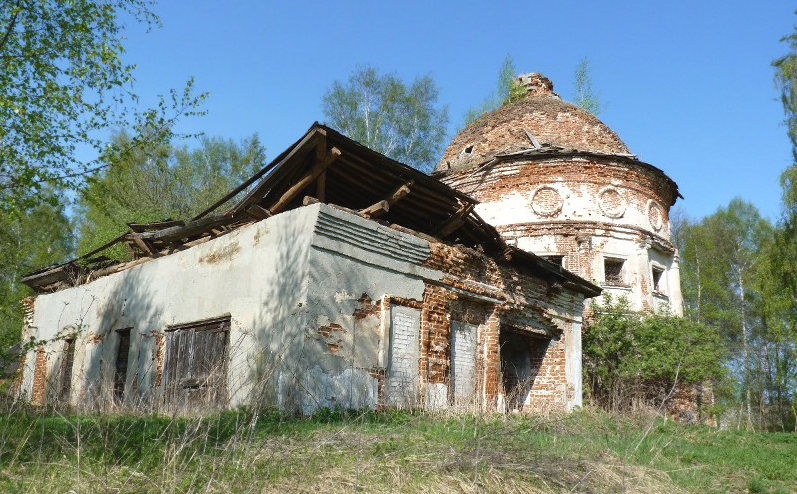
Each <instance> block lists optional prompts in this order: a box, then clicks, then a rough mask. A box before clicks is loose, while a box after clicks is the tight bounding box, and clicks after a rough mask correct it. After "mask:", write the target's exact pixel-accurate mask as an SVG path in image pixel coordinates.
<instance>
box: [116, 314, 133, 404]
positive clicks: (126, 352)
mask: <svg viewBox="0 0 797 494" xmlns="http://www.w3.org/2000/svg"><path fill="white" fill-rule="evenodd" d="M116 334H117V335H118V337H119V346H118V347H117V349H116V369H115V371H114V376H113V395H114V398H115V399H116V401H122V398H124V393H125V382H126V381H127V360H128V358H129V356H130V328H125V329H120V330H118V331H117V332H116Z"/></svg>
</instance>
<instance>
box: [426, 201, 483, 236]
mask: <svg viewBox="0 0 797 494" xmlns="http://www.w3.org/2000/svg"><path fill="white" fill-rule="evenodd" d="M474 207H476V205H475V204H472V203H468V204H463V205H462V207H460V208H459V210H457V212H456V213H454V214H452V215H451V217H449V218H448V219H447V220H446V221H444V222H443V223H442V224H441V225H440V226H438V227H437V229H436V230H435V232H434V233H433V234H432V235H433V236H435V237H440V238H443V237H447V236H449V235H451V234H452V233H454V232H455V231H457V230H458V229H459V228H460V227H462V225H464V224H465V219H464V218H465V217H466V216H467V215H469V214H470V213H471V211H473V208H474Z"/></svg>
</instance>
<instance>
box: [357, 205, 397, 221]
mask: <svg viewBox="0 0 797 494" xmlns="http://www.w3.org/2000/svg"><path fill="white" fill-rule="evenodd" d="M388 211H390V203H389V202H387V201H379V202H377V203H376V204H373V205H371V206H368V207H367V208H365V209H363V210H361V211H360V214H362V215H363V216H365V217H367V218H376V217H377V216H382V215H383V214H385V213H387V212H388Z"/></svg>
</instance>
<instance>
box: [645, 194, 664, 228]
mask: <svg viewBox="0 0 797 494" xmlns="http://www.w3.org/2000/svg"><path fill="white" fill-rule="evenodd" d="M648 221H650V226H652V227H653V229H654V230H656V231H659V230H661V227H662V225H663V224H664V211H662V209H661V206H659V205H658V204H657V203H655V202H653V201H652V200H651V201H650V202H648Z"/></svg>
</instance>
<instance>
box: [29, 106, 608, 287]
mask: <svg viewBox="0 0 797 494" xmlns="http://www.w3.org/2000/svg"><path fill="white" fill-rule="evenodd" d="M241 194H244V196H243V197H242V198H241V199H240V200H238V201H237V202H234V203H232V204H230V203H231V202H232V201H233V200H234V198H236V197H239V196H240V195H241ZM315 202H324V203H327V204H330V205H333V206H336V207H339V208H341V209H344V210H347V211H349V212H351V213H353V214H357V215H360V216H363V217H365V218H369V219H372V220H375V221H379V222H380V223H384V224H386V225H389V226H391V227H393V228H398V229H409V230H412V232H413V233H417V234H420V235H422V236H423V235H426V236H430V237H433V238H434V239H437V240H440V241H444V242H449V243H457V244H463V245H465V246H468V247H470V248H474V249H477V250H480V251H483V252H484V253H485V254H488V255H490V256H492V257H496V258H503V259H505V260H507V261H510V260H511V261H513V262H519V263H522V264H524V265H527V266H528V267H530V268H531V269H532V270H533V271H534V272H535V274H538V275H540V276H542V277H545V278H549V279H552V280H554V281H557V282H560V283H564V284H567V285H569V286H572V287H573V288H575V289H576V290H578V291H580V292H582V293H585V294H586V295H587V296H596V295H598V294H599V293H600V289H599V288H598V287H596V286H595V285H593V284H591V283H589V282H587V281H586V280H584V279H582V278H580V277H578V276H576V275H575V274H572V273H570V272H568V271H566V270H564V269H562V268H561V267H560V266H557V265H555V264H553V263H550V262H548V261H546V260H544V259H542V258H540V257H538V256H535V255H534V254H530V253H527V252H525V251H522V250H519V249H517V248H515V247H512V246H508V245H507V244H506V243H505V242H504V241H503V240H502V238H501V236H500V235H499V233H498V232H497V231H496V230H495V229H494V228H493V227H492V226H490V225H489V224H487V223H486V222H485V221H484V220H482V218H481V217H479V216H478V215H477V214H476V213H475V212H474V207H475V206H476V204H477V201H476V200H475V199H473V198H471V197H469V196H467V195H465V194H463V193H461V192H459V191H456V190H454V189H452V188H450V187H448V186H447V185H445V184H443V183H442V182H440V181H438V180H436V179H434V178H432V177H430V176H428V175H426V174H424V173H422V172H419V171H417V170H415V169H413V168H411V167H409V166H407V165H404V164H402V163H399V162H397V161H395V160H393V159H390V158H388V157H386V156H384V155H381V154H379V153H377V152H376V151H373V150H371V149H369V148H367V147H365V146H363V145H362V144H360V143H358V142H356V141H354V140H352V139H349V138H348V137H346V136H344V135H343V134H341V133H339V132H337V131H335V130H334V129H331V128H329V127H326V126H324V125H321V124H319V123H317V122H316V123H314V124H313V125H312V126H311V127H310V129H309V130H308V131H307V132H306V133H305V135H304V136H303V137H302V138H301V139H299V140H298V141H297V142H296V143H294V144H293V145H292V146H290V147H289V148H288V149H286V150H285V151H284V152H283V153H282V154H280V155H279V156H278V157H277V158H276V159H274V160H273V161H272V162H271V163H269V164H268V165H267V166H266V167H264V168H263V169H262V170H260V171H259V172H257V173H256V174H255V175H253V176H252V177H251V178H250V179H248V180H247V181H245V182H244V183H242V184H241V185H240V186H238V187H236V188H235V189H234V190H232V191H230V193H229V194H227V195H226V196H224V197H222V198H221V199H220V200H219V201H218V202H216V203H215V204H213V205H212V206H211V207H209V208H208V209H206V210H205V211H203V212H202V213H200V214H199V215H197V216H196V217H194V218H193V219H191V220H190V221H179V220H166V221H161V222H157V223H148V224H139V223H128V226H129V227H130V231H129V232H126V233H124V234H122V235H120V236H118V237H116V238H115V239H113V240H111V241H110V242H108V243H107V244H105V245H102V246H101V247H99V248H97V249H95V250H94V251H92V252H89V253H87V254H84V255H82V256H80V257H79V258H77V259H73V260H71V261H68V262H65V263H62V264H58V265H55V266H49V267H46V268H43V269H40V270H37V271H35V272H33V273H30V274H28V275H27V276H25V277H24V278H23V279H22V281H23V283H25V284H27V285H28V286H30V287H31V288H33V289H35V290H36V291H39V292H47V291H54V290H58V289H59V288H62V287H65V286H74V285H78V284H81V283H86V282H88V281H90V280H92V279H95V278H97V277H99V276H103V275H107V274H111V273H114V272H118V271H122V270H124V269H127V268H129V267H132V266H133V265H135V264H138V263H141V262H146V261H148V260H150V259H153V258H156V257H160V256H164V255H168V254H170V253H172V252H175V251H178V250H182V249H186V248H189V247H191V246H193V245H196V244H198V243H202V242H204V241H207V240H209V239H212V238H214V237H217V236H220V235H224V234H225V233H226V232H229V231H231V230H234V229H236V228H239V227H241V226H244V225H247V224H250V223H253V222H255V221H259V220H263V219H266V218H268V217H270V216H273V215H276V214H279V213H281V212H283V211H287V210H290V209H294V208H297V207H301V206H303V205H307V204H311V203H315ZM120 243H124V244H126V245H127V247H128V249H129V250H130V253H131V255H132V257H133V260H132V261H130V262H127V263H120V262H117V261H113V260H111V259H109V258H108V257H106V256H104V255H102V253H103V251H105V250H106V249H108V248H110V247H112V246H114V245H116V244H120Z"/></svg>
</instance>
